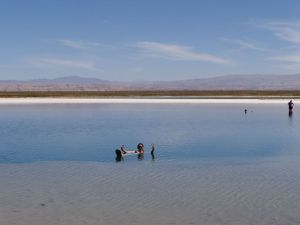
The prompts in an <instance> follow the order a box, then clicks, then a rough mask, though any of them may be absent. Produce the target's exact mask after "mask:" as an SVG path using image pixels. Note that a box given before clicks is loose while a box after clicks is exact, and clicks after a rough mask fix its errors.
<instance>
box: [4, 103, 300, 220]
mask: <svg viewBox="0 0 300 225" xmlns="http://www.w3.org/2000/svg"><path fill="white" fill-rule="evenodd" d="M246 107H247V109H248V111H247V114H246V115H245V113H244V111H243V110H244V109H245V105H222V104H219V105H218V104H216V105H205V104H200V105H197V104H195V105H182V104H178V105H167V106H164V105H110V104H107V105H104V104H103V105H84V106H83V105H65V106H63V105H49V106H3V107H2V108H1V110H0V124H1V127H0V137H1V141H0V183H1V185H0V224H5V225H11V224H17V225H28V224H31V225H37V224H43V225H54V224H60V225H67V224H68V225H69V224H74V225H83V224H84V225H86V224H91V225H92V224H93V225H94V224H101V225H109V224H122V225H135V224H149V225H151V224H155V225H165V224H174V225H177V224H178V225H182V224H209V225H217V224H230V225H231V224H238V225H240V224H243V225H250V224H258V225H269V224H270V225H271V224H274V225H282V224H299V222H300V214H299V211H300V154H299V152H300V151H299V145H300V138H299V133H300V120H299V118H298V117H297V114H294V115H287V112H286V105H284V106H281V105H268V106H262V105H247V106H246ZM139 141H142V142H143V143H144V144H145V153H144V154H142V155H139V154H132V155H126V156H124V159H122V157H119V158H118V157H117V158H116V154H115V149H116V148H119V147H120V146H122V145H125V146H128V148H129V149H134V148H135V147H136V143H138V142H139ZM153 142H154V143H155V144H156V146H157V148H156V150H155V155H154V154H151V149H152V147H151V143H153ZM115 161H118V162H121V163H115ZM153 162H155V163H153Z"/></svg>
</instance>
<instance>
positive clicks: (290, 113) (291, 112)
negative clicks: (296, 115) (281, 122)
mask: <svg viewBox="0 0 300 225" xmlns="http://www.w3.org/2000/svg"><path fill="white" fill-rule="evenodd" d="M292 116H293V110H289V117H290V118H292Z"/></svg>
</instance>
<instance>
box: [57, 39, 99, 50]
mask: <svg viewBox="0 0 300 225" xmlns="http://www.w3.org/2000/svg"><path fill="white" fill-rule="evenodd" d="M57 41H58V42H59V43H60V44H62V45H64V46H66V47H69V48H74V49H80V50H90V49H93V48H95V47H99V46H100V45H101V44H100V43H97V42H87V41H74V40H67V39H62V40H57Z"/></svg>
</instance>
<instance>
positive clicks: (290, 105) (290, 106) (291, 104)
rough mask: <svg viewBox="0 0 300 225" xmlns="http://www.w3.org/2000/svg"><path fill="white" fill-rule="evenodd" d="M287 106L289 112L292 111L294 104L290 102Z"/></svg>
mask: <svg viewBox="0 0 300 225" xmlns="http://www.w3.org/2000/svg"><path fill="white" fill-rule="evenodd" d="M288 105H289V111H293V108H294V103H293V101H292V100H290V101H289V103H288Z"/></svg>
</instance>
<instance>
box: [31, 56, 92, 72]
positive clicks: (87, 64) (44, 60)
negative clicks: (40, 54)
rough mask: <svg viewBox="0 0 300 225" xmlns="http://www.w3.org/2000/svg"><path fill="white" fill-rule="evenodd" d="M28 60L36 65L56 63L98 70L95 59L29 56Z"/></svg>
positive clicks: (57, 64)
mask: <svg viewBox="0 0 300 225" xmlns="http://www.w3.org/2000/svg"><path fill="white" fill-rule="evenodd" d="M27 62H28V63H30V64H31V65H34V66H44V65H54V66H60V67H68V68H75V69H85V70H90V71H97V70H98V69H97V67H96V63H95V62H93V61H82V60H68V59H59V58H29V59H27Z"/></svg>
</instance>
